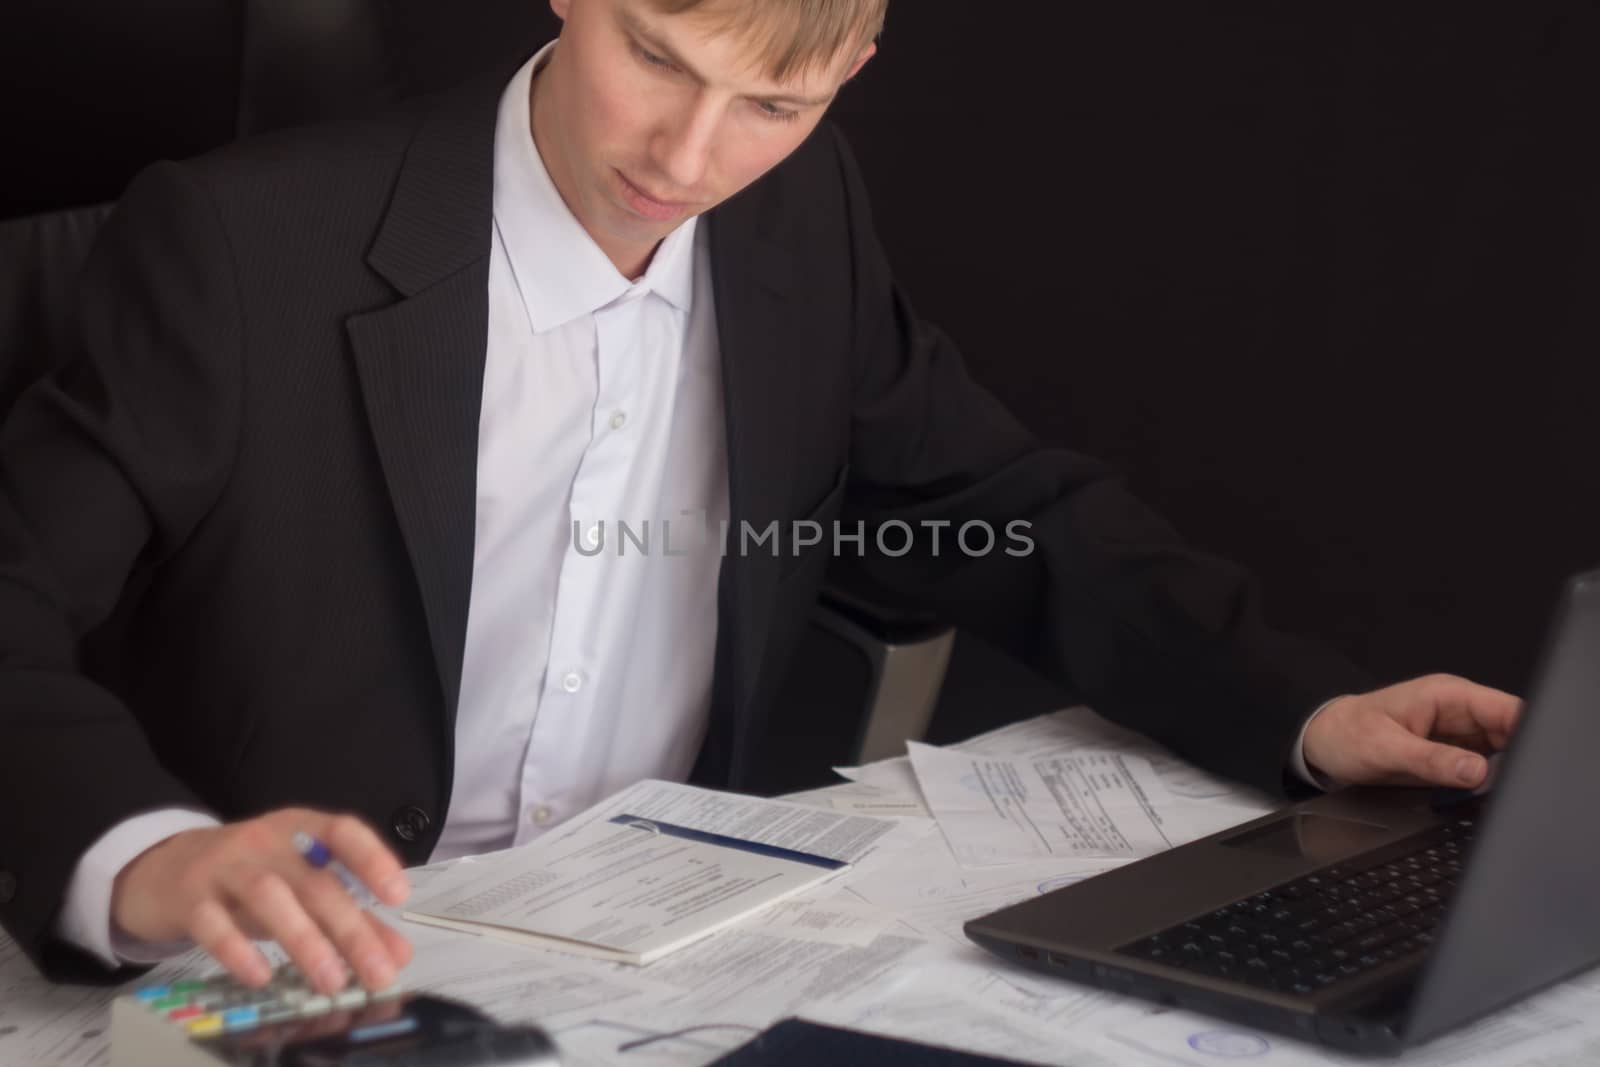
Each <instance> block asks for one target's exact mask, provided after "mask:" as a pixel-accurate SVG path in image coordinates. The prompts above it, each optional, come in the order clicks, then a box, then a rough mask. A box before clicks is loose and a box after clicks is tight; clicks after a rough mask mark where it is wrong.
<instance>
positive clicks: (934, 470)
mask: <svg viewBox="0 0 1600 1067" xmlns="http://www.w3.org/2000/svg"><path fill="white" fill-rule="evenodd" d="M834 137H835V138H836V141H837V149H838V159H839V161H840V174H841V181H842V183H843V189H844V194H843V195H844V198H845V204H846V209H847V214H848V227H849V236H848V240H849V242H850V250H851V259H852V264H853V271H854V277H853V293H854V297H853V301H854V307H853V311H852V320H851V321H852V329H853V331H854V352H855V358H856V364H855V367H854V372H853V373H854V385H853V388H854V397H853V401H852V402H853V411H852V423H851V449H850V465H851V489H850V495H849V497H848V499H847V504H846V506H847V508H848V509H849V512H848V513H849V514H850V517H851V518H852V519H856V518H861V519H866V520H867V521H868V524H869V527H871V526H872V525H874V524H879V523H883V522H886V521H889V520H892V519H898V520H900V521H902V522H905V523H907V524H909V525H910V526H911V527H912V529H913V531H914V532H915V533H916V537H917V539H916V544H917V546H918V551H915V552H911V553H909V554H906V555H904V556H901V557H898V558H891V557H888V556H885V555H882V554H881V553H880V554H877V555H869V557H868V559H867V561H866V562H865V563H864V565H863V566H864V569H865V571H866V572H867V577H868V578H870V579H871V580H872V581H873V582H875V583H876V584H878V585H880V586H884V587H887V588H888V589H889V590H890V591H891V592H892V593H894V594H895V595H896V596H897V597H898V598H903V599H905V600H907V601H909V602H911V603H915V604H917V605H919V606H921V607H925V608H929V609H931V610H934V611H936V612H938V613H939V614H940V615H941V616H942V617H943V618H945V619H947V620H949V621H951V622H954V623H956V624H958V625H961V626H964V627H967V628H969V629H972V630H973V631H975V632H978V633H980V634H982V635H983V636H985V637H987V638H988V639H990V640H992V641H995V642H997V643H998V644H1000V645H1001V646H1002V647H1005V648H1007V649H1008V650H1009V651H1011V652H1012V653H1013V654H1015V655H1017V656H1018V657H1019V658H1020V659H1022V660H1023V661H1024V662H1027V663H1029V664H1030V665H1031V666H1033V667H1035V668H1036V669H1038V670H1040V671H1041V672H1042V673H1044V674H1046V675H1048V676H1050V677H1053V678H1055V679H1057V680H1058V681H1060V682H1061V683H1062V684H1064V685H1066V686H1067V687H1068V688H1069V689H1071V690H1072V691H1073V692H1075V693H1077V694H1078V695H1080V696H1081V697H1082V698H1083V699H1084V700H1085V701H1086V702H1087V703H1089V704H1090V705H1091V706H1093V707H1094V708H1095V709H1096V710H1098V711H1099V712H1100V713H1101V714H1103V715H1106V716H1107V717H1108V718H1111V719H1113V720H1116V721H1117V722H1120V723H1122V724H1123V725H1126V726H1128V727H1131V728H1133V729H1136V730H1138V731H1140V732H1141V733H1144V734H1146V735H1147V736H1149V737H1151V738H1153V739H1155V740H1157V741H1159V742H1161V743H1162V744H1165V745H1167V746H1168V747H1170V748H1171V749H1173V750H1174V751H1175V752H1176V753H1178V754H1179V755H1181V756H1183V757H1184V758H1186V759H1189V760H1191V761H1193V762H1195V763H1197V764H1199V765H1201V766H1204V767H1206V768H1208V769H1210V770H1213V771H1216V772H1218V773H1221V774H1224V775H1227V776H1229V777H1232V778H1235V779H1237V780H1240V781H1244V782H1248V783H1250V784H1253V785H1256V786H1260V787H1263V788H1267V789H1269V790H1272V791H1274V792H1280V793H1281V792H1284V791H1285V789H1286V788H1288V786H1289V783H1288V782H1286V780H1285V773H1286V771H1287V770H1288V768H1289V767H1290V765H1291V759H1292V754H1293V750H1294V746H1295V744H1296V743H1297V740H1298V738H1299V735H1300V730H1301V727H1302V726H1303V725H1304V723H1305V722H1306V720H1307V719H1308V717H1309V716H1310V715H1311V713H1312V712H1313V711H1314V710H1315V709H1317V708H1318V707H1320V706H1321V705H1322V704H1323V703H1324V702H1325V701H1326V700H1328V699H1330V698H1332V697H1334V696H1338V695H1341V694H1344V693H1350V692H1360V691H1364V690H1366V689H1369V688H1371V687H1372V685H1373V682H1372V679H1371V678H1370V677H1369V676H1367V675H1366V674H1365V673H1364V672H1362V671H1361V670H1359V669H1358V668H1356V667H1355V666H1354V665H1353V664H1351V663H1349V662H1348V661H1347V660H1345V659H1344V658H1343V657H1342V656H1340V655H1339V654H1337V653H1336V652H1335V651H1333V650H1332V649H1331V648H1328V647H1325V646H1323V645H1321V644H1319V643H1316V642H1313V641H1308V640H1302V639H1299V638H1295V637H1292V636H1289V635H1287V634H1284V633H1281V632H1279V631H1277V630H1274V629H1272V628H1270V627H1269V626H1268V625H1267V624H1266V622H1265V621H1264V620H1263V617H1262V612H1261V603H1260V597H1259V594H1258V591H1257V589H1256V587H1255V584H1254V582H1253V580H1252V579H1251V578H1250V576H1249V575H1248V574H1247V573H1245V572H1244V571H1243V570H1242V569H1241V568H1239V567H1237V566H1235V565H1233V564H1231V563H1228V562H1226V561H1224V560H1221V559H1218V558H1215V557H1212V556H1208V555H1206V554H1204V553H1201V552H1198V551H1196V550H1194V549H1193V548H1191V547H1189V546H1186V545H1185V544H1184V543H1183V541H1182V540H1181V538H1180V537H1179V536H1178V535H1177V534H1176V533H1175V532H1174V531H1173V529H1172V528H1171V527H1170V526H1169V525H1168V524H1167V523H1166V522H1165V521H1163V520H1162V519H1161V518H1160V517H1158V516H1157V515H1156V514H1155V513H1154V512H1152V511H1151V510H1150V509H1149V508H1148V507H1147V506H1145V505H1144V504H1142V503H1141V502H1140V501H1138V500H1137V499H1136V498H1135V497H1134V496H1133V495H1132V494H1131V493H1130V492H1129V491H1128V490H1127V489H1126V487H1125V486H1124V485H1123V484H1122V482H1121V481H1120V479H1118V478H1117V477H1116V476H1114V474H1113V473H1112V472H1111V471H1110V470H1109V469H1107V468H1106V467H1105V466H1103V465H1102V464H1100V463H1098V462H1096V461H1094V460H1092V459H1089V458H1087V457H1085V456H1082V455H1079V454H1076V453H1074V452H1071V451H1067V450H1065V449H1059V448H1048V447H1044V446H1042V445H1041V444H1040V443H1039V442H1038V441H1036V440H1035V439H1034V438H1033V437H1032V436H1031V435H1030V434H1029V433H1028V432H1027V431H1026V430H1025V429H1024V428H1023V427H1022V426H1021V425H1020V424H1019V423H1018V422H1017V420H1016V419H1015V418H1014V417H1013V416H1012V415H1011V414H1010V413H1009V412H1007V411H1006V410H1005V408H1004V407H1003V406H1002V405H1001V404H1000V403H999V402H998V401H997V400H996V399H995V398H994V397H993V396H992V395H991V394H989V393H988V392H987V391H985V390H984V389H982V388H981V387H980V386H978V385H977V384H976V383H975V382H973V381H972V380H971V378H970V377H968V375H967V372H966V369H965V367H964V365H963V362H962V359H961V355H960V353H959V352H958V351H957V350H956V348H955V346H954V345H953V344H952V343H951V341H950V340H949V338H947V337H946V336H945V335H944V334H942V333H941V332H940V331H939V330H938V329H936V328H935V327H933V326H931V325H930V324H928V323H926V322H924V321H923V320H921V319H920V318H918V317H917V315H916V313H915V312H914V310H913V309H912V307H911V305H910V303H909V302H908V301H907V299H906V297H905V295H904V294H903V293H902V292H901V291H900V290H899V288H898V287H897V286H896V285H895V283H894V280H893V278H892V276H891V274H890V270H889V266H888V262H887V259H886V257H885V255H884V252H883V249H882V248H881V247H880V245H879V243H878V241H877V238H876V236H875V235H874V233H873V229H872V223H871V218H870V213H869V210H868V205H867V197H866V192H865V188H864V185H863V182H862V179H861V176H860V173H859V172H858V170H857V167H856V164H855V162H854V160H853V158H852V157H851V154H850V151H849V148H848V146H847V145H846V144H845V143H844V139H843V137H842V135H839V134H838V132H837V131H834ZM1063 358H1066V357H1065V356H1064V357H1063ZM972 522H978V523H982V524H984V525H983V526H974V527H972V528H970V529H969V531H968V534H969V536H968V538H967V541H966V545H967V547H969V548H971V549H972V553H971V554H969V553H968V552H967V551H965V550H964V549H963V547H962V545H961V543H960V542H959V540H958V535H959V533H960V531H961V527H962V526H963V524H966V523H972ZM1018 522H1021V523H1026V524H1027V525H1026V526H1015V525H1013V524H1015V523H1018ZM929 524H933V525H929ZM938 524H948V525H943V526H939V525H938ZM984 527H987V528H988V529H989V530H991V531H992V532H993V537H994V543H993V546H992V548H990V549H989V551H987V552H984V551H981V550H982V549H983V548H984V547H985V545H986V544H987V536H986V535H985V533H984ZM935 528H937V529H938V531H939V533H940V535H941V536H940V544H939V546H938V548H939V551H938V554H937V555H935V554H934V552H933V551H932V549H931V544H930V542H931V534H932V532H933V531H934V529H935ZM1008 531H1009V532H1010V533H1011V534H1014V535H1016V536H1008ZM868 540H869V542H870V541H872V540H873V539H872V538H868ZM1024 541H1027V542H1031V549H1030V548H1027V547H1026V546H1025V545H1024V543H1023V542H1024ZM895 543H896V544H898V543H899V539H898V538H897V539H896V541H895Z"/></svg>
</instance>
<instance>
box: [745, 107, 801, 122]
mask: <svg viewBox="0 0 1600 1067" xmlns="http://www.w3.org/2000/svg"><path fill="white" fill-rule="evenodd" d="M756 107H757V109H759V110H760V112H761V114H763V115H765V116H766V117H767V118H769V119H771V120H773V121H774V122H793V121H794V120H795V119H797V118H799V117H800V113H799V112H798V111H790V110H788V109H787V108H781V107H779V106H778V105H776V104H766V103H759V102H758V103H757V104H756Z"/></svg>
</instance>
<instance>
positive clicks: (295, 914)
mask: <svg viewBox="0 0 1600 1067" xmlns="http://www.w3.org/2000/svg"><path fill="white" fill-rule="evenodd" d="M227 888H228V890H229V892H230V893H232V895H233V897H234V901H235V903H236V904H237V906H238V907H239V908H240V910H242V911H244V912H247V913H248V914H249V915H250V916H251V918H252V919H253V920H254V921H255V922H257V923H259V924H260V926H261V928H262V929H264V930H266V932H267V934H268V935H269V936H270V937H272V939H273V940H275V941H277V942H278V944H280V945H282V946H283V950H284V952H286V953H288V955H289V958H290V959H291V960H293V961H294V963H295V966H297V967H299V968H300V971H301V973H303V974H304V975H305V976H306V977H307V978H308V979H310V981H311V984H312V985H314V986H316V987H317V988H318V989H320V990H321V991H322V992H324V993H337V992H338V991H339V990H341V989H343V988H344V986H345V980H346V975H345V967H344V964H343V963H342V962H341V961H340V958H339V954H338V952H337V951H336V950H335V949H334V947H333V944H332V942H330V941H329V940H328V938H327V937H326V936H325V935H324V934H323V932H322V928H321V927H320V926H318V925H317V923H316V922H315V921H314V920H313V919H312V918H311V916H310V915H308V914H307V913H306V909H305V908H304V907H303V906H302V905H301V902H300V898H299V897H298V896H296V895H295V891H294V889H292V888H291V887H290V885H289V883H288V881H287V880H285V878H284V877H283V876H282V875H280V874H278V873H277V872H275V871H271V870H267V869H263V868H259V867H258V868H256V869H255V870H254V871H252V872H251V873H249V874H248V875H245V876H243V878H242V884H232V885H228V886H227ZM353 906H354V905H352V907H353Z"/></svg>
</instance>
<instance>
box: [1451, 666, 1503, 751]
mask: <svg viewBox="0 0 1600 1067" xmlns="http://www.w3.org/2000/svg"><path fill="white" fill-rule="evenodd" d="M1441 683H1442V684H1441V685H1440V687H1439V689H1438V691H1437V693H1436V696H1435V700H1436V701H1437V704H1438V708H1439V711H1440V712H1441V714H1443V715H1445V716H1447V717H1449V718H1451V719H1453V720H1455V722H1456V723H1457V724H1458V725H1456V726H1455V729H1458V730H1459V729H1462V728H1463V727H1465V726H1466V724H1469V723H1470V724H1471V726H1472V727H1475V728H1477V729H1480V730H1482V731H1483V732H1484V734H1485V735H1487V737H1488V739H1489V741H1490V743H1492V744H1493V745H1494V746H1495V747H1496V748H1504V747H1505V743H1506V741H1507V739H1508V738H1510V736H1511V732H1512V731H1513V730H1515V729H1516V726H1517V719H1518V718H1519V717H1520V716H1521V714H1522V701H1521V699H1519V698H1518V697H1516V696H1513V695H1512V694H1510V693H1507V692H1504V691H1502V690H1499V689H1493V688H1491V687H1489V686H1486V685H1479V684H1477V683H1476V682H1469V681H1467V680H1466V679H1465V678H1456V677H1453V676H1447V677H1446V678H1444V679H1441Z"/></svg>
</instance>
